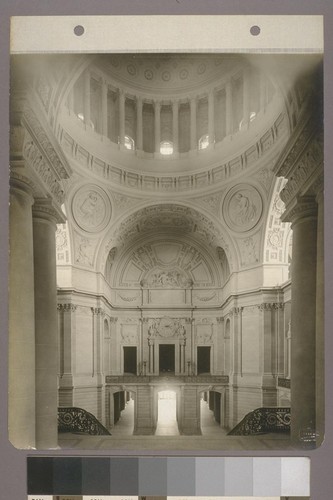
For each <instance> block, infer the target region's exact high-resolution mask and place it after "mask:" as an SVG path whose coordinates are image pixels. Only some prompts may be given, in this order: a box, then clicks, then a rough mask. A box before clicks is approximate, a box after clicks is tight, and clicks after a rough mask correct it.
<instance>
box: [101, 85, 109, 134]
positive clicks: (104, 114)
mask: <svg viewBox="0 0 333 500" xmlns="http://www.w3.org/2000/svg"><path fill="white" fill-rule="evenodd" d="M102 135H104V137H108V85H107V82H106V81H105V80H103V81H102Z"/></svg>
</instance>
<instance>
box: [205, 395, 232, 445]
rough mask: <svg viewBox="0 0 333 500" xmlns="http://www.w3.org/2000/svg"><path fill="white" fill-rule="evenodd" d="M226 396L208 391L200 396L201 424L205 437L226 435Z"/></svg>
mask: <svg viewBox="0 0 333 500" xmlns="http://www.w3.org/2000/svg"><path fill="white" fill-rule="evenodd" d="M224 411H225V408H224V394H223V393H221V392H218V391H209V390H206V391H204V392H202V393H201V395H200V422H201V432H202V434H203V435H214V434H215V435H218V436H221V435H222V434H226V431H224V430H223V428H222V427H223V424H224V422H223V420H224V418H223V415H224V413H223V412H224Z"/></svg>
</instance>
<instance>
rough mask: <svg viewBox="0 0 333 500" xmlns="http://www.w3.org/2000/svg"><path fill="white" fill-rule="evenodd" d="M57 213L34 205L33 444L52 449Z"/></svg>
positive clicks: (55, 386) (39, 202) (56, 361)
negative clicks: (34, 439)
mask: <svg viewBox="0 0 333 500" xmlns="http://www.w3.org/2000/svg"><path fill="white" fill-rule="evenodd" d="M56 222H57V219H56V215H55V213H54V211H53V208H52V206H51V204H50V203H49V202H48V201H45V200H44V199H43V200H37V201H36V202H35V204H34V206H33V243H34V271H35V272H34V274H35V280H34V286H35V352H36V445H37V447H38V448H54V447H56V446H57V442H58V428H57V412H58V382H57V380H58V377H57V376H58V366H59V342H58V318H57V281H56V250H55V248H56V246H55V231H56Z"/></svg>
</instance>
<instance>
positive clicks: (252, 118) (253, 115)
mask: <svg viewBox="0 0 333 500" xmlns="http://www.w3.org/2000/svg"><path fill="white" fill-rule="evenodd" d="M256 116H257V113H256V112H255V111H252V113H251V114H250V122H253V120H254V119H255V117H256Z"/></svg>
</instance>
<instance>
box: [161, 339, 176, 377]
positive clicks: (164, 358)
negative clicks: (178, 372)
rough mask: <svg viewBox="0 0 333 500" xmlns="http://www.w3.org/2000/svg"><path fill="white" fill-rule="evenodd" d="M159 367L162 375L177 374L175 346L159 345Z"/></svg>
mask: <svg viewBox="0 0 333 500" xmlns="http://www.w3.org/2000/svg"><path fill="white" fill-rule="evenodd" d="M159 366H160V374H169V375H174V374H175V345H174V344H160V345H159Z"/></svg>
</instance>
